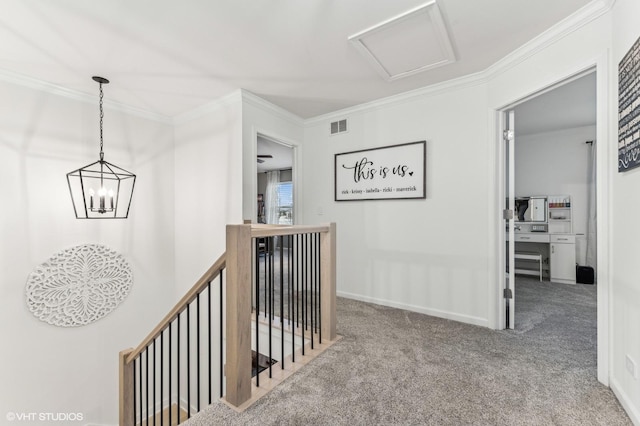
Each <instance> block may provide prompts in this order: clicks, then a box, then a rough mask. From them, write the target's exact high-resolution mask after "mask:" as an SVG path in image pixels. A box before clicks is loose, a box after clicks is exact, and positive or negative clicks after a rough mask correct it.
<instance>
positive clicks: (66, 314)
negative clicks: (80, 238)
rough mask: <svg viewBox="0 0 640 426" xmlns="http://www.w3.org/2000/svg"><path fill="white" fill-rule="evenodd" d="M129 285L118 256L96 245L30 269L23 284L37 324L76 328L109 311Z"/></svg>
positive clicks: (130, 280) (127, 273)
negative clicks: (30, 271) (39, 322)
mask: <svg viewBox="0 0 640 426" xmlns="http://www.w3.org/2000/svg"><path fill="white" fill-rule="evenodd" d="M132 283H133V274H132V273H131V268H130V267H129V264H128V263H127V261H126V260H125V259H124V257H123V256H122V255H120V254H118V253H116V252H115V251H113V250H111V249H110V248H108V247H105V246H102V245H98V244H85V245H80V246H76V247H72V248H70V249H67V250H63V251H61V252H60V253H57V254H55V255H54V256H53V257H51V258H50V259H49V260H47V261H46V262H44V263H42V264H41V265H39V266H37V267H36V269H34V271H33V272H32V273H31V274H30V275H29V278H28V280H27V286H26V295H27V305H28V306H29V310H30V311H31V313H33V315H34V316H35V317H36V318H38V319H39V320H41V321H44V322H46V323H49V324H52V325H57V326H60V327H77V326H81V325H86V324H90V323H92V322H94V321H97V320H99V319H100V318H102V317H104V316H105V315H107V314H108V313H110V312H111V311H113V310H114V309H115V308H116V307H117V306H118V305H119V304H120V303H121V302H122V301H123V300H124V299H125V298H126V297H127V295H128V294H129V290H130V289H131V285H132Z"/></svg>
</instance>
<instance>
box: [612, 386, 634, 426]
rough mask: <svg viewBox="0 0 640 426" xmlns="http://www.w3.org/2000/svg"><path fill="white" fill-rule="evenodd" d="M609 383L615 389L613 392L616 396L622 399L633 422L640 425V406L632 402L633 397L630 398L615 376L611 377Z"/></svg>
mask: <svg viewBox="0 0 640 426" xmlns="http://www.w3.org/2000/svg"><path fill="white" fill-rule="evenodd" d="M609 385H610V387H611V390H612V391H613V394H614V395H615V396H616V398H618V401H620V405H622V408H624V411H626V412H627V415H628V416H629V418H630V419H631V421H632V422H633V424H634V425H636V426H640V411H638V410H639V409H640V407H634V405H633V403H632V402H631V398H629V396H628V395H627V394H626V393H625V392H624V391H623V390H622V389H621V388H620V385H619V384H618V381H617V380H616V379H615V378H613V377H609Z"/></svg>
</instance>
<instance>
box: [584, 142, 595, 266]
mask: <svg viewBox="0 0 640 426" xmlns="http://www.w3.org/2000/svg"><path fill="white" fill-rule="evenodd" d="M589 145H590V146H589V164H588V166H587V173H588V174H587V185H589V187H588V189H587V191H588V192H587V255H586V264H587V266H591V267H593V271H594V272H595V270H596V259H597V257H596V256H597V253H596V243H597V235H596V218H597V212H596V141H593V142H592V143H590V144H589Z"/></svg>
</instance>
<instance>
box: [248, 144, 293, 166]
mask: <svg viewBox="0 0 640 426" xmlns="http://www.w3.org/2000/svg"><path fill="white" fill-rule="evenodd" d="M257 154H258V155H262V154H267V155H271V156H272V158H263V160H264V162H263V163H258V168H257V170H258V173H261V172H267V171H269V170H284V169H291V168H292V167H293V148H291V147H289V146H287V145H283V144H281V143H278V142H276V141H273V140H271V139H268V138H265V137H264V136H261V135H258V143H257Z"/></svg>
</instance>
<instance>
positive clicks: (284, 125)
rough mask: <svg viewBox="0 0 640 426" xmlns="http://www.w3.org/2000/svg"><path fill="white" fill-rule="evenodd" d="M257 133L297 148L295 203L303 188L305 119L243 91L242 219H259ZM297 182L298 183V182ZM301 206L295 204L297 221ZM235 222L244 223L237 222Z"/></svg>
mask: <svg viewBox="0 0 640 426" xmlns="http://www.w3.org/2000/svg"><path fill="white" fill-rule="evenodd" d="M258 134H262V135H265V136H268V137H269V138H270V139H274V140H277V141H278V142H281V143H283V144H285V145H288V146H290V147H292V148H293V149H294V151H293V168H292V180H293V182H294V188H293V204H294V206H295V205H298V200H299V199H300V194H301V191H302V188H301V184H300V180H299V179H298V177H299V176H301V175H303V174H305V173H306V172H303V173H301V172H300V164H301V163H300V161H301V158H302V156H303V147H302V140H303V137H304V132H303V121H302V119H301V118H300V117H298V116H296V115H294V114H292V113H290V112H288V111H285V110H283V109H282V108H280V107H278V106H275V105H273V104H271V103H269V102H267V101H265V100H263V99H261V98H259V97H257V96H255V95H253V94H252V93H250V92H247V91H242V150H243V151H242V152H243V154H242V155H243V158H244V160H243V164H242V167H243V171H242V178H243V180H242V191H243V207H242V219H248V220H251V221H253V222H255V221H256V220H257V219H256V217H257V210H256V195H257V194H258V183H257V173H258V172H257V167H256V155H257V137H258ZM296 183H297V185H296ZM298 214H299V212H298V209H295V208H294V216H295V217H294V223H301V222H300V221H299V216H298ZM236 223H241V221H240V222H236Z"/></svg>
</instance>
